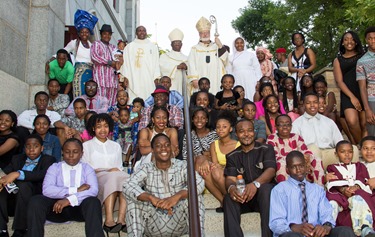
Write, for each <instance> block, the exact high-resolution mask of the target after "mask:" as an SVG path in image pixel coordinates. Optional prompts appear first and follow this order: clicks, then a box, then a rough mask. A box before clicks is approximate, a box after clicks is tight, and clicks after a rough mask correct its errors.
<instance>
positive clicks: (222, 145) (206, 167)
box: [196, 111, 240, 212]
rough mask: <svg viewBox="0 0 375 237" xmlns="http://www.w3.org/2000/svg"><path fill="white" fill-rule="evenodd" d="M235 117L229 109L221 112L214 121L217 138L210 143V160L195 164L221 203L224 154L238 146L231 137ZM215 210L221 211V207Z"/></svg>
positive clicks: (225, 191)
mask: <svg viewBox="0 0 375 237" xmlns="http://www.w3.org/2000/svg"><path fill="white" fill-rule="evenodd" d="M234 123H235V118H234V117H233V116H232V114H231V113H230V111H225V112H222V113H221V114H220V115H219V117H218V120H217V122H216V133H217V135H218V137H219V139H217V140H215V141H214V142H212V143H211V145H210V153H211V161H210V160H208V159H206V160H203V161H202V162H200V163H197V164H196V169H197V171H198V173H199V174H200V175H201V176H202V177H203V179H204V180H205V183H206V188H207V189H208V190H209V191H210V193H212V195H214V197H215V198H216V199H217V200H218V201H219V202H220V204H221V205H222V204H223V200H224V195H225V194H226V193H227V190H226V189H225V183H224V182H225V178H224V167H225V165H226V158H225V155H226V154H228V153H229V152H231V151H233V150H234V149H236V148H237V147H239V146H240V143H239V142H238V141H236V140H233V139H231V136H230V134H231V132H232V129H233V128H232V127H233V124H234ZM217 212H222V209H221V208H218V209H217Z"/></svg>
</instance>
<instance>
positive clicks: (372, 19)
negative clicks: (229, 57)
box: [232, 0, 375, 69]
mask: <svg viewBox="0 0 375 237" xmlns="http://www.w3.org/2000/svg"><path fill="white" fill-rule="evenodd" d="M240 11H241V15H240V16H239V17H238V18H237V19H235V20H233V21H232V26H233V28H234V29H236V30H237V31H238V32H239V33H240V34H241V36H242V37H243V38H244V39H245V40H246V41H247V42H248V46H249V47H251V48H255V47H256V46H259V45H267V46H268V48H269V49H270V50H271V52H274V50H275V49H276V48H278V47H284V48H287V49H288V51H289V52H291V51H292V50H293V48H294V47H293V45H292V44H291V35H292V34H293V33H294V32H302V33H303V34H304V36H305V38H306V42H305V45H306V46H307V47H310V48H312V49H313V50H314V52H315V53H316V56H317V68H318V69H320V68H322V67H324V66H327V65H329V64H330V63H331V62H332V60H333V59H334V58H335V57H336V55H337V52H338V43H339V41H340V38H341V35H342V34H343V33H344V32H345V31H347V30H349V29H352V30H355V31H360V32H359V33H360V34H361V32H364V30H365V28H367V26H370V25H375V1H374V0H334V1H332V0H314V1H308V0H278V1H275V0H249V3H248V5H247V6H245V7H244V8H243V9H241V10H240ZM362 38H363V37H362Z"/></svg>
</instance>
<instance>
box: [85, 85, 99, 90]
mask: <svg viewBox="0 0 375 237" xmlns="http://www.w3.org/2000/svg"><path fill="white" fill-rule="evenodd" d="M96 87H97V86H86V88H87V89H89V90H91V89H96Z"/></svg>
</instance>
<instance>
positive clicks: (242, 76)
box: [227, 50, 262, 100]
mask: <svg viewBox="0 0 375 237" xmlns="http://www.w3.org/2000/svg"><path fill="white" fill-rule="evenodd" d="M227 70H228V73H230V74H232V75H233V76H234V78H235V83H234V85H235V86H236V85H241V86H243V88H244V89H245V98H248V99H250V100H252V99H253V97H254V94H255V86H256V84H257V81H259V79H260V78H261V77H262V71H261V70H260V65H259V61H258V58H257V57H256V55H255V54H254V53H253V52H249V51H245V50H244V51H241V52H238V51H235V52H234V54H233V55H230V56H229V64H228V67H227Z"/></svg>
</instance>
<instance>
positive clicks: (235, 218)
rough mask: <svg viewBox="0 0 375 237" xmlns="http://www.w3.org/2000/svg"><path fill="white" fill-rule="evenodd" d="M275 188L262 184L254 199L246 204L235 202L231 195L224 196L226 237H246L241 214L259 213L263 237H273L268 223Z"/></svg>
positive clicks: (271, 185) (269, 184)
mask: <svg viewBox="0 0 375 237" xmlns="http://www.w3.org/2000/svg"><path fill="white" fill-rule="evenodd" d="M274 186H275V185H274V184H271V183H268V184H262V186H261V187H260V188H259V189H258V191H257V193H256V194H255V196H254V197H253V199H252V200H250V201H249V202H247V203H244V204H241V203H239V202H236V201H234V200H233V199H232V198H231V197H230V196H229V194H226V195H225V196H224V203H223V208H224V233H225V237H231V236H232V237H241V236H244V234H243V232H242V229H241V214H242V213H247V212H259V213H260V225H261V229H262V237H272V232H271V230H270V228H269V226H268V222H269V217H270V195H271V190H272V188H273V187H274Z"/></svg>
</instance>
